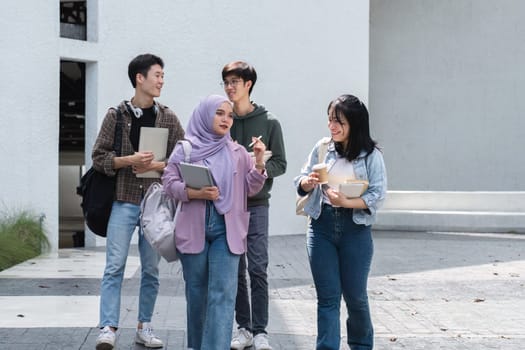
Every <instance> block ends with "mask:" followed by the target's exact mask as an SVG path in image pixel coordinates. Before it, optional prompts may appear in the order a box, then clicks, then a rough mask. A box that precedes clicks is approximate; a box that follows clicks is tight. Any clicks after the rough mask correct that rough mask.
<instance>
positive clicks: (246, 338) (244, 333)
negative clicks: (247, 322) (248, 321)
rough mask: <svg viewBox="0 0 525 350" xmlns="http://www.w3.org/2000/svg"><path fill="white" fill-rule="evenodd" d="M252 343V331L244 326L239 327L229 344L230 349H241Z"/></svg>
mask: <svg viewBox="0 0 525 350" xmlns="http://www.w3.org/2000/svg"><path fill="white" fill-rule="evenodd" d="M252 344H253V335H252V332H250V331H249V330H247V329H246V328H239V330H238V331H237V334H236V335H235V336H234V337H233V339H232V342H231V344H230V348H231V349H235V350H243V349H244V348H247V347H249V346H252Z"/></svg>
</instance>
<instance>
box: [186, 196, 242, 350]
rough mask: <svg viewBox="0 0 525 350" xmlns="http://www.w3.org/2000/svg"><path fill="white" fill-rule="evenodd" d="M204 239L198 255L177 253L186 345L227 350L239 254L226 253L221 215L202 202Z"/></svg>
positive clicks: (228, 250) (212, 207)
mask: <svg viewBox="0 0 525 350" xmlns="http://www.w3.org/2000/svg"><path fill="white" fill-rule="evenodd" d="M205 230H206V240H205V243H204V250H203V251H202V252H201V253H199V254H181V253H179V256H180V261H181V263H182V271H183V275H184V281H185V282H186V302H187V305H186V312H187V331H188V347H189V348H192V349H195V350H215V349H229V348H230V341H231V334H232V324H233V311H234V307H235V296H236V294H237V268H238V266H239V255H235V254H233V253H231V252H230V249H229V248H228V242H227V241H226V226H225V223H224V216H223V215H220V214H219V213H218V212H217V211H216V210H215V206H214V205H213V204H211V203H210V202H207V205H206V226H205Z"/></svg>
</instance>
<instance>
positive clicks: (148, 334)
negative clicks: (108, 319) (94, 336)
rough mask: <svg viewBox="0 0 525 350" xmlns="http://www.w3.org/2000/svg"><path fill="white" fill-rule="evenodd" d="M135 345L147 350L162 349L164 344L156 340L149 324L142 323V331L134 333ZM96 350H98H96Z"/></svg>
mask: <svg viewBox="0 0 525 350" xmlns="http://www.w3.org/2000/svg"><path fill="white" fill-rule="evenodd" d="M135 343H137V344H142V345H144V346H145V347H147V348H162V347H163V346H164V343H163V342H162V340H160V339H159V338H157V336H156V335H155V334H154V333H153V328H151V323H147V322H144V323H143V324H142V329H137V332H136V333H135ZM97 350H98V349H97Z"/></svg>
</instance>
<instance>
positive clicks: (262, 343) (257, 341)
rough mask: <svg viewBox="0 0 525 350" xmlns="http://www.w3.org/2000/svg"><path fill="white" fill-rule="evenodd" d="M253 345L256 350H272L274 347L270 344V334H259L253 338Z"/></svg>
mask: <svg viewBox="0 0 525 350" xmlns="http://www.w3.org/2000/svg"><path fill="white" fill-rule="evenodd" d="M253 345H254V346H255V350H272V347H271V346H270V344H269V343H268V334H266V333H259V334H257V335H256V336H255V338H253Z"/></svg>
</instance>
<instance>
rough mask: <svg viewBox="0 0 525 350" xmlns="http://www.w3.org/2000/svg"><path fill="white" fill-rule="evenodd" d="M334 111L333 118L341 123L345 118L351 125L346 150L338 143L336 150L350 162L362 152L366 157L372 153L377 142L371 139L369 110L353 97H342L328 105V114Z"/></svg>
mask: <svg viewBox="0 0 525 350" xmlns="http://www.w3.org/2000/svg"><path fill="white" fill-rule="evenodd" d="M330 109H332V110H333V117H334V118H335V120H336V121H337V122H339V123H341V120H342V119H343V118H344V119H346V121H347V122H348V124H349V125H350V132H349V134H348V143H347V146H346V148H345V147H344V145H343V143H341V142H336V143H335V150H336V151H337V153H338V154H339V155H340V156H342V157H344V158H346V159H347V160H348V161H352V160H354V159H356V158H357V157H358V156H359V154H360V153H361V151H365V152H366V155H369V154H370V153H372V151H373V150H374V148H375V147H376V145H377V142H375V141H374V140H372V138H371V137H370V125H369V122H368V110H367V109H366V106H365V105H364V103H363V102H361V101H360V100H359V99H358V98H357V97H355V96H353V95H341V96H339V97H338V98H336V99H335V100H333V101H332V102H330V104H329V105H328V110H327V111H328V114H330Z"/></svg>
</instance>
